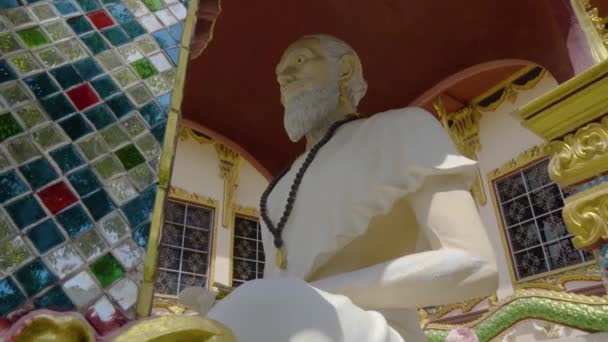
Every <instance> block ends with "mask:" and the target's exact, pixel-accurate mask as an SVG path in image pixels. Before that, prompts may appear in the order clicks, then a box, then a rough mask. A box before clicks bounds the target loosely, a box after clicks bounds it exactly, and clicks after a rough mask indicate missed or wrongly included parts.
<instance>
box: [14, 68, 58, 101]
mask: <svg viewBox="0 0 608 342" xmlns="http://www.w3.org/2000/svg"><path fill="white" fill-rule="evenodd" d="M23 82H25V84H27V85H28V86H29V87H30V89H31V90H32V93H34V95H36V97H38V98H42V97H46V96H48V95H50V94H52V93H54V92H57V91H58V90H59V88H57V86H56V85H55V83H54V82H53V80H52V79H51V78H50V77H49V75H48V74H47V73H46V72H42V73H39V74H36V75H33V76H30V77H26V78H25V79H24V80H23Z"/></svg>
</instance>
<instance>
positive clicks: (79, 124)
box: [59, 114, 93, 140]
mask: <svg viewBox="0 0 608 342" xmlns="http://www.w3.org/2000/svg"><path fill="white" fill-rule="evenodd" d="M59 125H60V126H61V128H63V130H64V131H65V132H66V133H67V135H68V136H69V137H70V138H71V139H72V140H77V139H78V138H80V137H82V136H83V135H85V134H87V133H90V132H92V131H93V129H92V128H91V126H90V125H89V124H88V123H86V122H85V121H84V119H83V118H82V116H81V115H80V114H76V115H72V116H70V117H69V118H67V119H64V120H62V121H60V122H59Z"/></svg>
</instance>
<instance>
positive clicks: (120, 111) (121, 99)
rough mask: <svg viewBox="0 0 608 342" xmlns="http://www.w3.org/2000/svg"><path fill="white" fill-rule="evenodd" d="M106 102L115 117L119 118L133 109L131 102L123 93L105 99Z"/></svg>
mask: <svg viewBox="0 0 608 342" xmlns="http://www.w3.org/2000/svg"><path fill="white" fill-rule="evenodd" d="M106 104H107V105H108V107H110V109H111V110H112V112H114V115H116V117H117V118H121V117H123V116H124V115H125V114H127V113H129V112H130V111H132V110H133V104H132V103H131V101H129V99H128V98H127V97H126V96H125V95H124V94H121V95H118V96H114V97H113V98H111V99H109V100H107V101H106Z"/></svg>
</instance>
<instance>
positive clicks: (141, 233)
mask: <svg viewBox="0 0 608 342" xmlns="http://www.w3.org/2000/svg"><path fill="white" fill-rule="evenodd" d="M132 236H133V241H135V243H137V245H138V246H139V247H141V248H143V249H146V248H147V246H148V238H149V237H150V223H149V222H148V223H144V224H142V225H141V226H139V227H137V228H135V229H134V230H133V234H132Z"/></svg>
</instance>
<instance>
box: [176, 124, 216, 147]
mask: <svg viewBox="0 0 608 342" xmlns="http://www.w3.org/2000/svg"><path fill="white" fill-rule="evenodd" d="M190 138H191V139H194V140H195V141H196V142H198V143H199V144H213V143H214V142H215V141H214V140H213V139H211V138H210V137H208V136H206V135H204V134H202V133H199V132H197V131H195V130H194V129H193V128H190V127H187V126H181V127H180V129H179V140H180V141H187V140H188V139H190Z"/></svg>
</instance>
